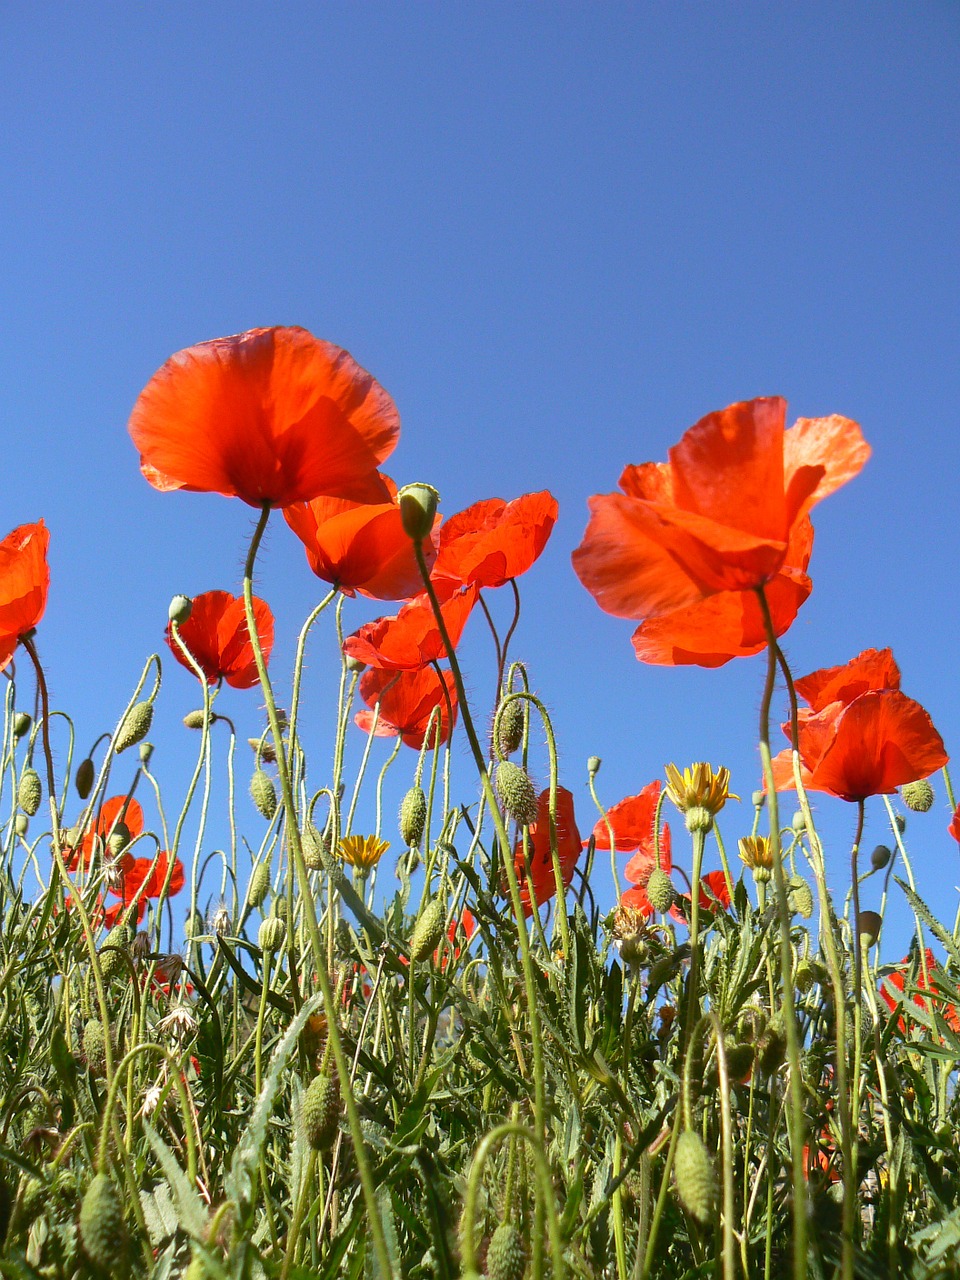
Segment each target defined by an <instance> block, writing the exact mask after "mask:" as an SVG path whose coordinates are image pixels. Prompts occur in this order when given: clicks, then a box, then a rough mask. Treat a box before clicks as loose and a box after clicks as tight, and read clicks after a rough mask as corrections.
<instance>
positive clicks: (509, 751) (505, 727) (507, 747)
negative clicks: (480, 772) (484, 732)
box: [497, 698, 524, 756]
mask: <svg viewBox="0 0 960 1280" xmlns="http://www.w3.org/2000/svg"><path fill="white" fill-rule="evenodd" d="M523 721H524V715H523V702H522V701H521V700H520V699H519V698H514V700H513V702H508V703H507V705H506V707H505V708H504V709H503V712H502V714H501V716H500V720H499V722H498V724H497V749H498V751H499V752H500V754H501V755H502V756H512V755H513V753H514V752H515V751H516V750H517V748H518V747H519V746H520V743H521V742H522V741H523Z"/></svg>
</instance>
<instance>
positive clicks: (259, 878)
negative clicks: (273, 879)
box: [247, 862, 270, 907]
mask: <svg viewBox="0 0 960 1280" xmlns="http://www.w3.org/2000/svg"><path fill="white" fill-rule="evenodd" d="M269 888H270V863H269V862H258V863H257V865H256V866H255V867H254V869H253V875H252V876H251V877H250V889H249V892H248V893H247V901H248V902H249V903H250V905H251V907H259V906H262V905H263V902H264V899H265V898H266V896H267V891H268V890H269Z"/></svg>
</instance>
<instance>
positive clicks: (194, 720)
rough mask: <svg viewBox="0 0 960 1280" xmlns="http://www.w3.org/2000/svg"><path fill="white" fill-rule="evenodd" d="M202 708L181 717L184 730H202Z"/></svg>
mask: <svg viewBox="0 0 960 1280" xmlns="http://www.w3.org/2000/svg"><path fill="white" fill-rule="evenodd" d="M203 721H204V715H203V708H202V707H197V709H196V710H195V711H188V712H187V714H186V715H185V716H184V717H183V725H184V728H185V729H202V728H203Z"/></svg>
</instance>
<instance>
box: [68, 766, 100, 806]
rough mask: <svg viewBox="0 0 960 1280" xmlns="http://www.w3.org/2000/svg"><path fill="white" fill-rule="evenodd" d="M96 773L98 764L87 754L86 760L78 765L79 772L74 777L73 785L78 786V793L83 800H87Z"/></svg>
mask: <svg viewBox="0 0 960 1280" xmlns="http://www.w3.org/2000/svg"><path fill="white" fill-rule="evenodd" d="M95 773H96V766H95V765H94V763H93V761H92V760H91V759H90V757H89V756H87V758H86V760H81V761H80V763H79V764H78V765H77V772H76V775H75V777H74V779H73V785H74V786H75V787H76V788H77V795H78V796H79V797H80V799H81V800H86V798H87V796H88V795H89V794H90V791H91V788H92V787H93V779H94V775H95Z"/></svg>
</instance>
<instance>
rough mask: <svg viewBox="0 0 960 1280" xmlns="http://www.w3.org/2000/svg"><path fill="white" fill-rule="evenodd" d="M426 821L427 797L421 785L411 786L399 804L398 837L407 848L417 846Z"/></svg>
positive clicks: (421, 837)
mask: <svg viewBox="0 0 960 1280" xmlns="http://www.w3.org/2000/svg"><path fill="white" fill-rule="evenodd" d="M426 823H427V797H426V796H425V795H424V794H423V788H422V787H411V788H410V790H409V791H408V792H407V794H406V795H405V796H404V797H403V802H402V803H401V805H400V838H401V839H402V840H403V843H404V844H405V845H406V846H407V848H408V849H409V848H414V849H415V848H417V846H418V845H419V844H420V841H421V840H422V839H423V830H424V827H425V826H426Z"/></svg>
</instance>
